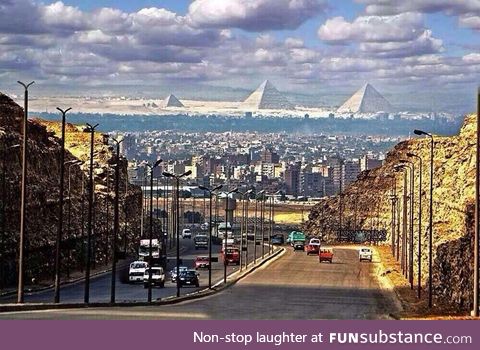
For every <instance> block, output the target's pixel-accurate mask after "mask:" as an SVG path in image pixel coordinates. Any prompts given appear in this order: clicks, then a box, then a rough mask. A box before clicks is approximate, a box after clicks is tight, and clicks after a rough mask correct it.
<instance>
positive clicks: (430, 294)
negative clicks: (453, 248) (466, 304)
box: [413, 130, 480, 310]
mask: <svg viewBox="0 0 480 350" xmlns="http://www.w3.org/2000/svg"><path fill="white" fill-rule="evenodd" d="M413 132H414V133H415V135H425V136H427V137H429V138H430V213H429V218H428V233H429V235H428V307H429V308H431V307H432V306H433V291H432V287H433V148H434V140H433V135H432V134H429V133H428V132H425V131H422V130H414V131H413ZM477 137H480V136H477ZM477 157H478V154H477ZM477 164H478V162H477ZM477 166H478V165H477ZM477 170H478V169H477ZM477 173H478V172H477ZM477 191H478V184H477ZM477 193H478V192H477ZM477 204H479V202H478V196H477ZM477 208H478V206H477ZM477 277H478V269H477ZM477 299H478V298H477ZM477 310H478V305H477Z"/></svg>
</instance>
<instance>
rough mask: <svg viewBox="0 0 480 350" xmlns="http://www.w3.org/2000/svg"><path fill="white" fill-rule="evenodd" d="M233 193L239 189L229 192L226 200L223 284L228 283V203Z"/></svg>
mask: <svg viewBox="0 0 480 350" xmlns="http://www.w3.org/2000/svg"><path fill="white" fill-rule="evenodd" d="M232 193H238V188H234V189H233V190H231V191H228V192H227V196H226V198H225V232H224V233H223V244H222V248H223V283H227V263H228V262H227V259H226V255H227V239H228V233H227V231H228V202H229V200H228V199H229V198H230V195H231V194H232ZM232 232H233V220H232Z"/></svg>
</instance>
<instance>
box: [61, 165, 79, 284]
mask: <svg viewBox="0 0 480 350" xmlns="http://www.w3.org/2000/svg"><path fill="white" fill-rule="evenodd" d="M82 164H83V162H82V161H81V160H71V161H68V162H65V165H68V168H67V179H68V186H67V193H68V196H67V199H68V207H67V227H68V229H67V237H69V238H70V229H71V226H72V196H71V193H72V192H71V175H72V171H71V170H72V166H76V165H78V166H80V165H82ZM67 251H68V254H69V255H68V256H69V257H70V248H67ZM67 278H70V264H69V263H68V260H67Z"/></svg>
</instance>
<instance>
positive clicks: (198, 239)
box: [193, 235, 208, 250]
mask: <svg viewBox="0 0 480 350" xmlns="http://www.w3.org/2000/svg"><path fill="white" fill-rule="evenodd" d="M193 242H194V243H195V250H197V249H208V236H207V235H196V236H195V238H194V239H193Z"/></svg>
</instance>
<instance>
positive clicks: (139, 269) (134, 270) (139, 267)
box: [128, 261, 148, 283]
mask: <svg viewBox="0 0 480 350" xmlns="http://www.w3.org/2000/svg"><path fill="white" fill-rule="evenodd" d="M146 268H148V263H147V262H146V261H134V262H132V263H131V264H130V267H129V268H128V282H129V283H135V282H143V274H144V273H145V269H146Z"/></svg>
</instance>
